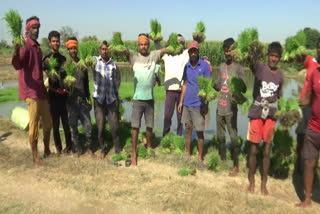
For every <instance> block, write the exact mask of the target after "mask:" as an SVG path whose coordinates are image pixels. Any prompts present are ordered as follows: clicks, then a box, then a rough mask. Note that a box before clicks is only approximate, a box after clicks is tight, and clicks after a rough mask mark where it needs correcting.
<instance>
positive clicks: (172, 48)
mask: <svg viewBox="0 0 320 214" xmlns="http://www.w3.org/2000/svg"><path fill="white" fill-rule="evenodd" d="M177 36H178V34H176V33H171V34H170V36H169V41H168V44H169V45H168V46H167V47H166V49H165V52H166V53H167V54H169V55H178V54H181V53H182V51H183V49H184V47H183V45H182V44H180V43H179V41H178V38H177Z"/></svg>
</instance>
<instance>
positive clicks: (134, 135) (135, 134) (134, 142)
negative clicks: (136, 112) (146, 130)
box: [131, 128, 139, 166]
mask: <svg viewBox="0 0 320 214" xmlns="http://www.w3.org/2000/svg"><path fill="white" fill-rule="evenodd" d="M138 134H139V129H138V128H132V157H131V166H136V165H137V140H138Z"/></svg>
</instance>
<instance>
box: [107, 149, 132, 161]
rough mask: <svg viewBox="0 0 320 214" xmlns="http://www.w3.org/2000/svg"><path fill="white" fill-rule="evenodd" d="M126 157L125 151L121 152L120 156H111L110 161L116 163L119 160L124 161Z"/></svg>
mask: <svg viewBox="0 0 320 214" xmlns="http://www.w3.org/2000/svg"><path fill="white" fill-rule="evenodd" d="M127 157H128V154H127V152H126V151H125V150H122V151H121V153H120V154H115V155H113V156H112V158H111V159H112V161H115V162H118V161H121V160H126V159H127Z"/></svg>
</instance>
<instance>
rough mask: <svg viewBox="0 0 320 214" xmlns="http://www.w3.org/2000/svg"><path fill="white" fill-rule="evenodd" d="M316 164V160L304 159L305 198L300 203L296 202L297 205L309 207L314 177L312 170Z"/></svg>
mask: <svg viewBox="0 0 320 214" xmlns="http://www.w3.org/2000/svg"><path fill="white" fill-rule="evenodd" d="M316 165H317V160H305V161H304V191H305V199H304V201H302V202H301V203H299V204H297V205H296V206H297V207H311V206H312V202H311V192H312V184H313V179H314V170H315V168H316Z"/></svg>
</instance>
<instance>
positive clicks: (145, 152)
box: [138, 144, 151, 158]
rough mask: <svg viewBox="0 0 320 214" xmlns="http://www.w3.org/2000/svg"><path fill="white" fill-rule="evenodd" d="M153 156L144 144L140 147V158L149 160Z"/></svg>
mask: <svg viewBox="0 0 320 214" xmlns="http://www.w3.org/2000/svg"><path fill="white" fill-rule="evenodd" d="M150 156H151V150H150V149H147V148H146V147H145V146H144V145H143V144H140V145H139V146H138V157H141V158H147V157H150Z"/></svg>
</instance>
